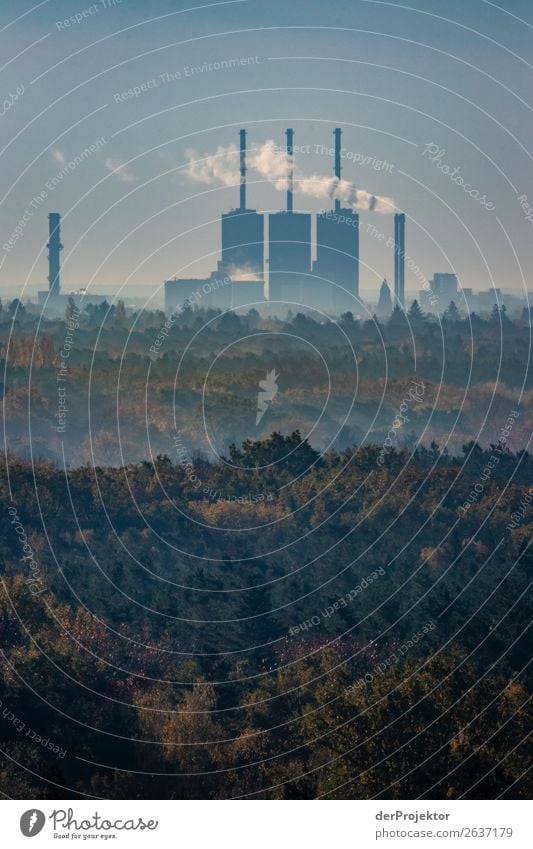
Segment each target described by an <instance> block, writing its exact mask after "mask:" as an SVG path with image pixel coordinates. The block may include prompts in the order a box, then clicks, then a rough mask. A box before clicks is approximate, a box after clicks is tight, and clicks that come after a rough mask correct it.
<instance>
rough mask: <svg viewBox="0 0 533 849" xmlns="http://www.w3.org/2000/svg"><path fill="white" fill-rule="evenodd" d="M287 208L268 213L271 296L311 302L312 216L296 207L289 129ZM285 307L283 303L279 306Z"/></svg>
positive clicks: (292, 149)
mask: <svg viewBox="0 0 533 849" xmlns="http://www.w3.org/2000/svg"><path fill="white" fill-rule="evenodd" d="M286 136H287V157H288V158H289V169H288V174H287V209H286V211H284V212H272V213H271V214H270V216H269V219H268V221H269V260H268V262H269V266H268V269H269V271H268V298H269V300H270V301H279V302H281V304H282V305H283V303H285V304H287V303H290V305H291V306H292V304H293V303H297V304H298V303H308V302H309V298H308V295H307V288H308V286H309V284H310V278H311V216H310V214H309V213H307V212H294V208H293V176H294V175H293V153H294V146H293V137H294V131H293V130H290V129H289V130H287V132H286ZM280 309H283V306H281V307H280Z"/></svg>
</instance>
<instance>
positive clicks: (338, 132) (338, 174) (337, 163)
mask: <svg viewBox="0 0 533 849" xmlns="http://www.w3.org/2000/svg"><path fill="white" fill-rule="evenodd" d="M341 133H342V130H341V128H340V127H337V128H336V129H335V130H334V131H333V135H334V136H335V176H336V177H337V178H338V179H339V180H340V178H341ZM340 208H341V202H340V200H339V199H338V198H335V212H338V211H339V210H340Z"/></svg>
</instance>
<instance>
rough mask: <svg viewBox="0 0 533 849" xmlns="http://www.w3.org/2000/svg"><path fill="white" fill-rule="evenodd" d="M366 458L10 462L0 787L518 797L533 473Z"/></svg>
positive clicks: (67, 793) (5, 499) (190, 794)
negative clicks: (73, 464) (69, 464)
mask: <svg viewBox="0 0 533 849" xmlns="http://www.w3.org/2000/svg"><path fill="white" fill-rule="evenodd" d="M378 457H379V446H363V447H356V446H353V447H351V448H350V449H346V450H343V451H336V450H331V451H330V452H328V453H327V454H325V455H322V456H321V455H320V454H319V453H318V452H317V451H315V450H314V449H313V448H312V446H310V445H309V443H308V442H307V441H305V440H303V439H302V438H301V436H300V434H299V433H298V432H294V433H292V434H290V435H288V436H282V435H281V434H279V433H274V434H272V435H271V436H270V437H269V438H268V439H266V440H263V441H259V442H257V441H255V442H252V441H248V442H245V443H244V444H243V445H242V446H240V447H237V446H235V445H233V446H232V447H231V449H230V451H229V452H228V454H227V456H225V457H223V458H222V460H221V461H219V462H216V463H215V462H208V461H207V460H206V459H205V458H201V457H197V458H196V459H195V460H194V462H193V464H192V465H191V466H189V465H187V466H186V465H184V464H183V463H179V462H173V461H172V459H171V458H170V457H168V456H165V455H160V456H158V457H157V458H155V459H154V461H153V462H146V461H145V462H141V463H138V464H128V465H126V466H125V467H123V468H111V467H103V466H102V467H78V468H67V469H65V468H61V467H59V466H57V465H51V464H48V463H46V462H44V461H36V462H34V463H33V464H31V463H30V462H28V461H27V460H23V459H19V458H17V457H15V456H12V457H10V458H9V463H8V464H7V465H4V467H3V468H2V472H1V484H2V503H3V505H4V507H3V509H4V513H5V523H4V526H5V528H6V530H5V531H4V533H3V534H2V541H1V545H2V549H1V552H0V565H1V570H2V595H1V600H0V611H1V613H0V630H1V634H2V639H1V642H2V647H3V663H2V669H1V684H0V688H1V689H0V699H1V700H2V705H1V711H0V720H1V721H0V741H1V749H2V752H3V754H2V760H1V762H0V763H1V766H0V787H1V788H8V790H7V791H5V792H7V793H8V795H9V796H12V797H18V798H54V797H55V798H65V797H73V798H76V797H87V796H89V797H91V796H93V797H104V798H213V799H220V798H230V797H231V798H234V797H245V798H265V799H277V798H281V799H290V798H315V797H318V796H320V797H325V798H337V799H342V798H373V797H382V798H496V797H498V796H500V795H501V796H503V797H506V798H522V797H525V796H527V794H528V792H529V793H530V792H531V787H530V786H528V772H527V770H528V766H529V760H528V749H527V733H528V731H529V730H530V728H531V715H530V710H529V706H528V704H529V699H530V689H531V680H530V677H529V676H528V662H529V656H530V653H529V652H528V646H527V643H526V640H527V628H528V623H529V622H530V620H531V611H530V606H531V602H530V595H528V593H527V589H528V586H529V583H530V579H531V567H532V558H531V549H530V547H529V542H530V538H531V527H532V523H533V518H532V515H531V510H530V503H531V481H532V479H533V459H532V458H531V456H530V455H529V454H528V453H527V452H525V451H521V452H518V453H511V452H510V451H509V450H508V449H507V448H506V447H505V446H504V445H503V443H500V444H499V445H492V446H491V447H488V448H487V449H483V448H481V447H480V446H479V445H477V444H476V443H472V442H471V443H469V444H466V445H465V446H464V450H463V451H462V452H461V456H460V457H453V456H452V455H450V454H449V453H447V452H445V451H443V450H442V449H440V448H439V447H438V446H437V445H433V446H432V447H428V448H424V447H419V448H418V449H417V450H416V452H415V453H414V454H410V453H409V452H408V451H407V450H405V449H404V450H396V449H392V450H391V451H390V452H389V453H387V455H386V456H385V459H384V462H383V463H381V464H380V463H378V462H377V458H378ZM495 457H497V458H498V460H497V462H496V461H495V460H494V458H495ZM191 469H192V471H191ZM487 469H488V471H487ZM193 473H194V477H195V479H194V480H193ZM198 480H200V481H201V487H199V486H198ZM480 481H482V482H483V483H482V486H481V490H480V486H479V484H480ZM476 485H477V486H476ZM465 505H468V506H465ZM9 509H11V511H13V510H15V511H16V514H17V521H19V522H20V526H21V527H23V528H24V533H25V538H24V539H25V540H26V544H27V545H28V546H29V549H30V551H31V552H32V554H31V556H29V555H28V557H29V563H30V566H29V567H28V559H27V560H22V559H21V557H22V555H23V552H22V551H21V540H20V532H18V533H17V532H15V530H14V525H13V520H12V519H11V518H10V515H12V513H11V514H10V513H9V512H8V510H9ZM340 599H343V601H342V602H341V601H340ZM28 729H30V731H31V733H28ZM35 734H37V735H38V737H36V736H35ZM41 738H42V739H41ZM39 740H41V742H39ZM43 740H44V741H46V742H45V743H43V742H42V741H43ZM36 741H37V742H36ZM49 741H50V749H51V750H48V749H47V745H48V742H49ZM53 745H55V746H56V747H58V746H59V747H60V751H59V753H54V751H53V749H52V746H53Z"/></svg>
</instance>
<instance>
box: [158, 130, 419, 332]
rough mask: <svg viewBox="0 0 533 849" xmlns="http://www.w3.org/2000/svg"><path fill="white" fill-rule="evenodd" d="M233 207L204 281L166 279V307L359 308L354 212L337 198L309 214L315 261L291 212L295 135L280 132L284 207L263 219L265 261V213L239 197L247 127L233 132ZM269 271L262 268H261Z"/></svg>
mask: <svg viewBox="0 0 533 849" xmlns="http://www.w3.org/2000/svg"><path fill="white" fill-rule="evenodd" d="M341 133H342V131H341V129H340V128H336V129H335V131H334V137H335V159H334V176H335V177H336V178H337V180H340V179H341ZM239 139H240V157H239V163H240V198H239V206H238V208H236V209H232V210H231V211H230V212H225V213H223V214H222V218H221V229H222V253H221V259H220V260H219V262H218V263H217V270H216V271H214V272H212V273H211V275H210V276H209V277H208V278H202V279H198V278H181V279H179V278H178V279H173V280H166V281H165V309H166V311H167V312H172V311H174V310H177V309H180V308H182V307H183V305H184V304H186V303H188V304H190V305H192V306H194V305H198V306H204V307H211V308H218V309H222V310H226V309H239V308H244V307H247V308H249V309H250V308H252V307H263V308H264V309H266V311H267V312H270V313H271V314H276V313H277V314H282V313H283V312H286V311H287V310H289V309H292V310H294V308H297V307H300V308H304V309H305V308H306V307H307V308H309V309H316V310H320V311H323V312H326V313H328V314H334V315H340V314H341V313H343V312H347V311H351V312H353V313H360V312H362V310H363V309H364V305H363V303H362V301H361V298H360V295H359V214H358V213H357V212H354V210H353V209H351V208H345V207H342V206H341V202H340V201H339V200H338V199H336V200H335V202H334V207H333V209H331V210H327V211H321V212H319V213H318V214H317V216H316V260H314V261H313V259H312V253H313V244H312V238H311V229H312V227H311V225H312V221H311V214H310V213H307V212H295V210H294V185H293V183H294V174H293V160H294V144H293V142H294V132H293V130H292V129H288V130H287V131H286V139H287V141H286V152H287V157H288V162H289V163H290V167H289V173H288V175H287V204H286V209H285V210H282V211H280V212H273V213H270V214H269V215H268V216H267V218H268V260H267V259H266V258H265V241H266V240H265V215H264V214H262V213H260V212H257V210H255V209H248V207H247V201H246V130H240V133H239ZM267 268H268V272H267ZM394 301H395V303H396V304H397V305H398V306H400V307H402V308H403V307H404V302H405V215H403V213H396V214H395V216H394Z"/></svg>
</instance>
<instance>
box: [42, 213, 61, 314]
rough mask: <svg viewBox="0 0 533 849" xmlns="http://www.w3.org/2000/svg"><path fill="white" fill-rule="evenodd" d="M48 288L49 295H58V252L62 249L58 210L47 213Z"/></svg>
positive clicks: (59, 290) (59, 286)
mask: <svg viewBox="0 0 533 849" xmlns="http://www.w3.org/2000/svg"><path fill="white" fill-rule="evenodd" d="M46 247H47V248H48V288H49V291H50V296H51V297H53V296H54V295H59V294H60V292H61V283H60V279H59V275H60V272H61V265H60V261H59V254H60V252H61V251H62V250H63V245H62V244H61V215H60V214H59V212H50V213H49V215H48V244H47V246H46Z"/></svg>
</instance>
